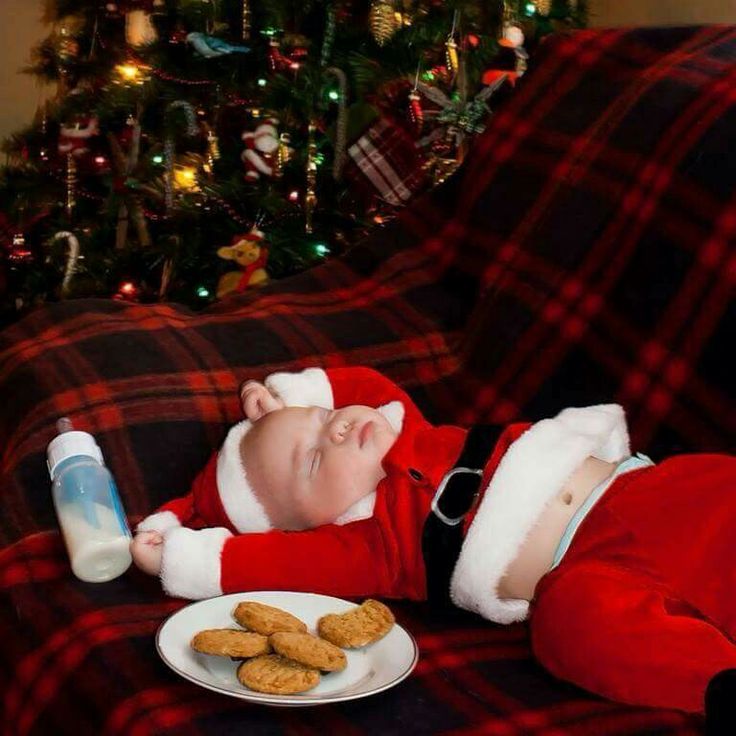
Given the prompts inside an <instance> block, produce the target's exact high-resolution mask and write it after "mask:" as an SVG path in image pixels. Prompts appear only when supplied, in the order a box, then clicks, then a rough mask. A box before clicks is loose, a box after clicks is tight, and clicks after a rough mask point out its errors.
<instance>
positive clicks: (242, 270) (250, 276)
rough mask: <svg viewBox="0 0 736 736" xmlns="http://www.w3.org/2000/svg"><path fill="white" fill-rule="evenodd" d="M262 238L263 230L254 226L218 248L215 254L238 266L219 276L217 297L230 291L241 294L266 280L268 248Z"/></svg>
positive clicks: (230, 292)
mask: <svg viewBox="0 0 736 736" xmlns="http://www.w3.org/2000/svg"><path fill="white" fill-rule="evenodd" d="M264 239H265V236H264V234H263V232H262V231H261V230H259V229H258V228H257V227H255V226H254V227H253V228H251V230H250V232H249V233H245V234H242V235H236V236H235V237H234V238H233V239H232V242H231V243H230V245H228V246H223V247H222V248H219V249H218V251H217V255H218V256H219V257H220V258H224V259H225V260H226V261H235V263H236V264H237V265H238V266H239V270H238V271H228V272H227V273H225V274H223V275H222V276H221V277H220V280H219V281H218V283H217V296H218V298H222V297H223V296H225V295H227V294H232V293H235V294H241V293H242V292H244V291H245V290H246V289H247V288H248V287H249V286H258V285H261V284H264V283H266V281H268V273H267V272H266V262H267V261H268V249H267V248H266V247H265V245H264Z"/></svg>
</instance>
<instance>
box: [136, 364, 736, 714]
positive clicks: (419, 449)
mask: <svg viewBox="0 0 736 736" xmlns="http://www.w3.org/2000/svg"><path fill="white" fill-rule="evenodd" d="M266 384H267V386H268V387H269V388H270V389H271V390H272V392H273V393H275V394H277V395H279V396H280V397H281V398H282V399H283V400H284V402H285V403H286V404H287V405H305V406H306V405H317V406H324V407H326V408H329V409H332V408H339V407H342V406H347V405H350V404H367V405H372V406H380V407H381V411H383V413H384V415H385V416H386V417H387V418H388V419H389V421H390V423H391V424H392V425H393V426H394V427H395V428H396V429H397V430H400V433H399V436H398V439H397V440H396V442H395V443H394V445H393V446H392V448H391V449H390V450H389V452H388V453H387V455H386V456H385V458H384V460H383V467H384V470H385V472H386V477H385V478H384V479H383V480H382V481H381V483H380V484H379V486H378V488H377V489H376V493H375V494H374V496H372V497H370V499H369V501H370V504H372V505H373V508H372V513H371V510H370V508H363V509H362V510H361V511H362V513H363V514H364V515H367V518H361V519H359V520H355V521H351V522H350V523H346V524H344V525H327V526H323V527H320V528H318V529H313V530H309V531H300V532H286V531H278V530H270V531H265V532H261V533H237V532H238V531H240V532H242V531H243V530H244V528H247V526H248V524H247V519H248V517H249V516H256V517H257V516H258V515H259V514H261V513H262V510H260V509H258V508H255V509H254V508H253V507H252V505H251V503H250V501H248V502H246V503H245V504H244V507H245V509H246V511H245V512H243V510H242V509H241V508H239V504H238V500H237V498H235V497H233V496H232V495H230V496H229V495H228V492H227V489H226V488H224V485H226V484H225V483H224V482H221V483H220V486H221V487H217V483H216V482H217V480H220V481H224V476H222V477H217V472H216V468H217V462H218V457H213V458H212V459H211V460H210V463H209V464H208V466H207V468H205V470H204V471H203V473H202V474H201V475H200V477H199V478H198V479H197V480H196V481H195V484H194V487H193V489H192V492H191V493H190V494H189V495H188V496H187V497H184V498H183V499H176V500H175V501H173V502H171V503H169V504H167V505H166V506H165V507H163V509H162V510H160V511H159V512H158V513H157V514H154V515H153V516H152V517H149V518H148V519H146V520H145V521H144V522H143V523H142V524H141V525H140V526H139V529H150V528H156V529H159V530H160V531H162V532H163V533H164V535H165V536H164V552H163V561H162V573H161V577H162V582H163V585H164V587H165V589H166V590H167V591H168V592H169V593H170V594H172V595H177V596H181V597H186V598H203V597H207V596H211V595H218V594H220V593H228V592H236V591H246V590H258V589H288V590H303V591H307V592H318V593H326V594H332V595H338V596H347V597H358V596H360V597H363V596H368V595H372V596H381V597H397V598H412V599H423V598H424V597H425V596H426V581H425V567H424V561H423V558H422V551H421V539H422V529H423V526H424V521H425V519H426V517H427V515H428V513H429V512H430V504H431V501H432V498H433V496H434V492H435V489H436V488H437V486H438V485H439V483H440V481H441V480H442V478H443V476H444V475H445V473H446V472H447V471H448V470H449V469H450V468H452V467H453V465H454V463H455V461H456V460H457V458H458V456H459V454H460V452H461V450H462V447H463V443H464V439H465V435H466V431H465V430H463V429H461V428H458V427H453V426H439V427H434V426H432V425H430V424H429V423H428V422H427V421H426V420H425V419H424V418H423V417H422V415H421V413H420V412H419V411H418V409H417V408H416V406H415V405H414V404H413V403H412V401H411V400H410V399H409V398H408V396H407V395H406V394H405V393H404V392H403V391H402V390H401V389H399V388H398V387H397V386H396V385H395V384H393V383H392V382H391V381H389V380H388V379H386V378H385V377H383V376H381V375H380V374H378V373H376V372H375V371H372V370H370V369H367V368H337V369H329V370H327V371H323V370H321V369H308V370H306V371H304V372H302V373H299V374H285V373H279V374H274V375H273V376H270V377H269V378H268V379H267V380H266ZM237 426H240V425H236V427H237ZM231 435H232V437H231V436H230V435H229V436H228V439H227V440H226V442H225V445H224V446H223V449H222V450H221V452H220V456H219V461H220V463H221V464H222V461H223V456H228V455H230V456H232V454H233V447H234V443H235V442H238V441H239V438H240V437H241V436H242V434H241V435H239V434H238V432H237V431H235V428H234V429H233V430H231ZM228 443H230V445H231V446H230V448H229V450H228ZM629 454H630V452H629V441H628V433H627V429H626V424H625V419H624V415H623V410H622V409H621V407H619V406H617V405H601V406H593V407H587V408H583V409H577V408H573V409H565V410H564V411H562V412H561V413H560V414H558V415H557V416H556V417H554V418H552V419H545V420H542V421H540V422H536V423H535V424H533V425H531V424H513V425H510V426H509V427H507V428H506V429H505V431H504V432H503V433H502V434H501V435H500V438H499V440H498V442H497V443H496V446H495V448H494V450H493V451H492V453H491V455H490V457H489V459H488V462H487V463H486V466H485V468H484V474H483V480H482V484H481V487H482V488H483V489H484V493H483V494H482V497H481V498H480V501H479V502H478V504H477V506H476V510H475V514H474V516H473V518H472V519H469V520H468V523H467V530H466V534H465V538H464V541H463V546H462V549H461V552H460V557H459V559H458V561H457V564H456V566H455V570H454V573H453V577H452V582H451V595H452V599H453V601H454V602H455V603H456V604H457V605H459V606H460V607H462V608H465V609H467V610H471V611H475V612H477V613H479V614H480V615H482V616H484V617H485V618H487V619H489V620H491V621H495V622H498V623H510V622H513V621H522V620H524V619H526V618H527V616H528V615H529V613H530V606H529V603H528V602H527V601H523V600H513V599H500V598H498V596H497V594H496V590H497V585H498V583H499V581H500V579H501V577H502V576H503V574H504V572H505V571H506V569H507V567H508V565H509V563H510V562H511V561H512V560H513V559H514V558H515V556H516V555H517V553H518V551H519V549H520V547H521V545H522V543H523V542H524V540H525V538H526V536H527V534H528V533H529V531H530V529H531V528H532V526H533V525H534V523H535V521H536V520H537V518H538V517H539V515H540V514H541V512H542V510H543V509H544V508H545V506H546V505H547V503H548V502H549V501H551V500H552V499H553V498H554V497H555V496H556V495H557V494H558V493H559V491H560V489H561V488H562V487H563V485H564V484H565V482H566V480H567V479H568V478H569V477H570V476H571V475H572V473H573V472H574V471H575V470H576V469H577V468H578V467H579V466H580V465H581V464H582V463H583V461H584V460H585V459H586V458H587V457H590V456H593V457H597V458H599V459H601V460H604V461H607V462H618V461H619V460H622V459H624V458H626V457H628V456H629ZM735 465H736V460H734V459H733V458H728V457H720V456H693V457H680V458H675V459H673V460H669V461H666V462H664V463H662V464H661V465H659V466H655V467H651V468H647V469H644V470H636V471H632V472H629V473H626V474H624V475H621V476H619V477H618V478H617V479H616V480H615V481H614V482H613V484H612V485H611V487H610V488H609V489H608V490H607V491H606V493H605V495H604V496H603V498H602V499H601V500H599V501H598V503H597V504H596V505H595V506H594V507H593V509H592V510H591V511H590V512H589V514H588V516H587V517H586V518H585V520H584V521H583V523H582V525H581V526H580V528H579V530H578V532H577V534H576V535H575V537H574V540H573V544H572V546H571V548H570V549H569V550H568V552H567V554H566V555H565V557H564V558H563V560H562V562H561V564H560V565H559V566H558V567H557V568H555V569H554V570H553V571H551V572H550V573H548V574H547V575H545V577H544V578H542V580H541V582H540V584H539V585H538V586H537V591H536V594H535V600H534V604H533V607H532V609H531V634H532V642H533V647H534V651H535V653H536V655H537V656H538V658H539V659H540V660H541V662H542V663H543V664H544V665H545V666H547V667H548V669H550V670H551V671H552V672H553V673H554V674H556V675H557V676H559V677H560V678H563V679H565V680H570V681H572V682H575V683H577V684H579V685H581V686H583V687H586V688H587V689H589V690H592V691H594V692H597V693H599V694H601V695H604V696H606V697H609V698H612V699H615V700H621V701H624V702H630V703H635V704H641V705H655V706H663V707H673V708H680V709H683V710H690V711H700V710H702V707H703V705H702V703H703V693H704V691H705V687H706V685H707V683H708V680H709V679H710V678H711V677H713V675H715V674H716V673H717V672H718V671H720V670H722V669H725V668H727V667H736V646H734V644H733V643H732V641H731V640H729V639H728V638H727V637H729V636H731V637H733V636H734V635H735V634H736V596H735V595H734V593H733V591H734V590H736V585H735V583H736V570H734V566H733V565H731V569H730V570H727V571H723V562H724V561H725V560H733V554H734V552H736V542H734V541H733V538H734V537H736V534H734V533H733V530H734V528H736V523H735V522H736V504H734V502H733V499H734V498H735V497H736V496H735V495H734V493H730V494H729V493H727V492H726V489H728V488H729V487H730V488H734V481H735V480H736V468H735V467H734V466H735ZM213 487H214V488H215V490H216V491H217V492H216V493H213V492H212V489H213ZM695 490H697V492H694V491H695ZM729 499H730V500H729ZM223 510H224V514H223ZM368 514H370V515H368ZM237 516H239V518H238V519H236V520H235V522H233V517H237ZM213 520H223V522H222V523H223V526H220V527H216V528H200V527H204V526H209V525H211V524H212V523H213ZM261 521H262V520H261ZM258 523H260V522H258ZM258 523H257V524H256V527H257V526H258ZM181 524H186V526H182V525H181ZM188 527H192V528H188ZM264 528H267V527H264ZM233 532H236V533H234V534H233ZM684 542H687V543H684ZM694 552H697V554H696V555H695V554H693V553H694ZM714 569H717V570H719V575H718V576H714V575H713V574H712V571H713V570H714Z"/></svg>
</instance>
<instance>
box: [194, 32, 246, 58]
mask: <svg viewBox="0 0 736 736" xmlns="http://www.w3.org/2000/svg"><path fill="white" fill-rule="evenodd" d="M187 43H189V44H190V45H191V46H192V47H193V48H194V50H195V52H196V53H197V54H198V55H199V56H202V57H204V58H205V59H216V58H219V57H220V56H227V55H228V54H247V53H248V52H249V51H250V47H248V46H235V45H233V44H231V43H228V42H227V41H223V40H222V39H221V38H217V37H216V36H206V35H205V34H204V33H200V32H199V31H194V32H193V33H188V34H187Z"/></svg>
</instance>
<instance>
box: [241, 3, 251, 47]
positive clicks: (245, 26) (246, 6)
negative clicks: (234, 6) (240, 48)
mask: <svg viewBox="0 0 736 736" xmlns="http://www.w3.org/2000/svg"><path fill="white" fill-rule="evenodd" d="M242 2H243V12H242V16H241V17H242V19H243V20H242V27H241V30H242V39H243V41H248V40H250V0H242Z"/></svg>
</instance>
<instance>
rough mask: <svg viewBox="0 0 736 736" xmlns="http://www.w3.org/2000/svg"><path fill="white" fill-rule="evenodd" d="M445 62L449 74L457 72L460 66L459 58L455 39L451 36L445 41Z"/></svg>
mask: <svg viewBox="0 0 736 736" xmlns="http://www.w3.org/2000/svg"><path fill="white" fill-rule="evenodd" d="M445 63H446V64H447V68H448V70H449V71H450V73H451V74H457V72H458V69H459V68H460V58H459V56H458V52H457V41H455V39H454V38H453V37H452V36H448V37H447V41H446V42H445Z"/></svg>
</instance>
